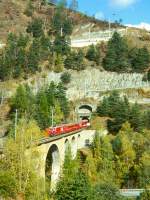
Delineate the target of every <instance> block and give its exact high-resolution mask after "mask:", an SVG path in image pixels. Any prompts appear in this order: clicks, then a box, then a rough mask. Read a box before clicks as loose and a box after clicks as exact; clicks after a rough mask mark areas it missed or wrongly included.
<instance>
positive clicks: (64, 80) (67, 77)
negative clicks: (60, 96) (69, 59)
mask: <svg viewBox="0 0 150 200" xmlns="http://www.w3.org/2000/svg"><path fill="white" fill-rule="evenodd" d="M60 79H61V81H62V83H64V84H68V83H70V81H71V74H70V73H69V72H64V73H63V74H62V75H61V77H60Z"/></svg>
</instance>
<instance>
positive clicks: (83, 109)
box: [77, 104, 93, 121]
mask: <svg viewBox="0 0 150 200" xmlns="http://www.w3.org/2000/svg"><path fill="white" fill-rule="evenodd" d="M92 112H93V107H92V105H88V104H82V105H80V106H78V109H77V114H78V119H79V120H85V119H86V120H88V121H89V120H90V118H91V115H92Z"/></svg>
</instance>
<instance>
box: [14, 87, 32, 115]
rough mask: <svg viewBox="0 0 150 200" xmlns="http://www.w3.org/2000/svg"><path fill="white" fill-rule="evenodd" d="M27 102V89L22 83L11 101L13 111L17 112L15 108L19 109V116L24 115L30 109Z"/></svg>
mask: <svg viewBox="0 0 150 200" xmlns="http://www.w3.org/2000/svg"><path fill="white" fill-rule="evenodd" d="M27 102H28V99H27V94H26V89H25V87H24V86H23V85H20V86H19V87H18V88H17V91H16V94H15V96H14V97H13V98H12V101H11V108H12V112H15V110H16V109H17V110H18V113H19V116H22V115H24V114H25V112H26V111H27V110H28V109H29V108H28V103H27Z"/></svg>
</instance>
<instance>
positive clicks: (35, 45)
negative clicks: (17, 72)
mask: <svg viewBox="0 0 150 200" xmlns="http://www.w3.org/2000/svg"><path fill="white" fill-rule="evenodd" d="M27 58H28V63H27V69H26V71H27V72H31V73H34V72H36V71H37V70H38V69H39V67H38V64H39V61H40V41H39V39H37V38H35V39H34V40H33V42H32V44H31V46H30V49H29V52H28V55H27Z"/></svg>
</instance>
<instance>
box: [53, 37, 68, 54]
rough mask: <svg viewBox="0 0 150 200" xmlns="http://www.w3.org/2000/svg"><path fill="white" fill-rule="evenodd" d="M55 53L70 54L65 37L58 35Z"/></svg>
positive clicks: (55, 41)
mask: <svg viewBox="0 0 150 200" xmlns="http://www.w3.org/2000/svg"><path fill="white" fill-rule="evenodd" d="M54 51H55V52H56V53H57V54H60V55H67V54H69V52H70V46H69V44H68V42H67V40H66V38H65V37H64V36H60V35H57V36H56V37H55V40H54Z"/></svg>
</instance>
